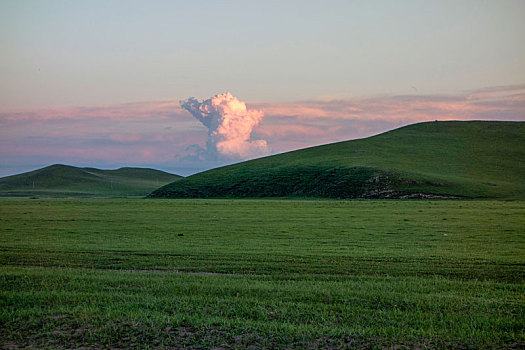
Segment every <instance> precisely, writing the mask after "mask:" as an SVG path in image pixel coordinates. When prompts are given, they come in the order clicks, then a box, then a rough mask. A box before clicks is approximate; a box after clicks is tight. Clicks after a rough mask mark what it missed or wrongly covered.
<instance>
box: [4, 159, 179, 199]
mask: <svg viewBox="0 0 525 350" xmlns="http://www.w3.org/2000/svg"><path fill="white" fill-rule="evenodd" d="M180 178H181V177H180V176H178V175H173V174H169V173H166V172H163V171H160V170H154V169H147V168H120V169H117V170H100V169H95V168H77V167H74V166H69V165H62V164H55V165H51V166H48V167H45V168H42V169H38V170H34V171H30V172H27V173H23V174H18V175H13V176H7V177H3V178H0V196H52V197H54V196H143V195H146V194H148V193H149V192H151V191H152V190H154V189H155V188H158V187H159V186H162V185H164V184H167V183H171V182H173V181H176V180H178V179H180Z"/></svg>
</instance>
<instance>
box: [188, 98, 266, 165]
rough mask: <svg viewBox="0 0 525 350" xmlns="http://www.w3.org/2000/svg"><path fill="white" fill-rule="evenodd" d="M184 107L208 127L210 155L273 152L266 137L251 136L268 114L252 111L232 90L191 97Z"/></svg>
mask: <svg viewBox="0 0 525 350" xmlns="http://www.w3.org/2000/svg"><path fill="white" fill-rule="evenodd" d="M181 107H182V108H184V109H186V110H187V111H188V112H190V113H191V114H192V115H193V116H194V117H195V118H196V119H198V120H199V121H200V122H201V123H202V124H203V125H204V126H206V127H207V128H208V140H207V143H206V147H207V148H206V150H204V152H205V155H206V156H207V157H208V158H211V159H217V158H227V159H247V158H254V157H258V156H263V155H267V154H268V153H270V150H269V148H268V145H267V143H266V141H265V140H251V139H250V136H251V133H252V130H253V129H254V128H255V127H257V125H259V123H260V122H261V120H262V119H263V116H264V113H263V112H262V111H260V110H248V109H247V108H246V104H245V103H244V102H243V101H240V100H239V99H237V97H235V96H233V95H232V94H231V93H229V92H227V93H225V94H218V95H216V96H214V97H212V98H209V99H207V100H205V101H202V102H199V101H198V100H197V99H195V98H189V99H187V100H186V101H181Z"/></svg>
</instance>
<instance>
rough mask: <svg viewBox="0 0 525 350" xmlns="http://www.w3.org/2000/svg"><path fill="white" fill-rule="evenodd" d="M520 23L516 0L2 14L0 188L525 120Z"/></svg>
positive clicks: (35, 8)
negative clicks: (42, 176)
mask: <svg viewBox="0 0 525 350" xmlns="http://www.w3.org/2000/svg"><path fill="white" fill-rule="evenodd" d="M523 18H525V2H524V1H512V0H504V1H502V0H497V1H482V0H474V1H468V0H464V1H457V0H456V1H447V0H441V1H431V0H429V1H373V0H371V1H110V0H109V1H54V0H47V1H31V0H27V1H16V0H12V1H6V0H0V50H1V51H0V176H5V175H10V174H15V173H19V172H22V171H28V170H33V169H36V168H39V167H42V166H46V165H50V164H54V163H65V164H71V165H76V166H96V167H100V168H117V167H120V166H141V167H152V168H157V169H162V170H166V171H170V172H174V173H177V174H181V175H188V174H192V173H195V172H198V171H202V170H205V169H209V168H213V167H216V166H220V165H224V164H230V163H233V162H237V161H242V160H244V159H250V158H253V157H259V156H264V155H269V154H276V153H280V152H285V151H289V150H293V149H298V148H304V147H309V146H314V145H320V144H324V143H329V142H336V141H341V140H348V139H354V138H361V137H367V136H370V135H374V134H377V133H381V132H384V131H387V130H391V129H393V128H397V127H400V126H403V125H407V124H410V123H415V122H420V121H428V120H473V119H483V120H512V121H525V40H523V38H524V37H525V21H523ZM228 93H230V94H228ZM191 98H193V99H191ZM181 102H182V105H181ZM189 102H191V103H189Z"/></svg>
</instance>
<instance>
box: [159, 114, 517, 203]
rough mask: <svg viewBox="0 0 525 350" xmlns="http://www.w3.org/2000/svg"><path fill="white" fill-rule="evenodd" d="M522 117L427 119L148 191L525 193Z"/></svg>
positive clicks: (194, 194)
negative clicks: (515, 119) (509, 119)
mask: <svg viewBox="0 0 525 350" xmlns="http://www.w3.org/2000/svg"><path fill="white" fill-rule="evenodd" d="M524 160H525V123H523V122H485V121H469V122H457V121H450V122H425V123H419V124H412V125H408V126H405V127H402V128H399V129H396V130H393V131H390V132H386V133H383V134H380V135H377V136H373V137H369V138H365V139H359V140H352V141H345V142H338V143H333V144H328V145H323V146H318V147H312V148H307V149H302V150H298V151H293V152H287V153H283V154H279V155H275V156H269V157H265V158H260V159H255V160H251V161H247V162H242V163H238V164H234V165H230V166H226V167H222V168H217V169H213V170H209V171H206V172H203V173H199V174H196V175H193V176H189V177H187V178H184V179H182V180H180V181H177V182H174V183H171V184H168V185H166V186H164V187H161V188H159V189H157V190H156V191H154V192H153V193H151V194H150V197H173V198H199V197H226V198H228V197H318V198H451V197H469V198H507V199H523V198H525V161H524Z"/></svg>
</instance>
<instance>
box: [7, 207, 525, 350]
mask: <svg viewBox="0 0 525 350" xmlns="http://www.w3.org/2000/svg"><path fill="white" fill-rule="evenodd" d="M524 227H525V202H521V201H514V202H504V201H488V200H483V201H480V200H478V201H466V200H447V201H435V200H434V201H429V200H419V201H410V200H405V201H400V200H391V201H335V200H226V199H224V200H143V199H142V200H141V199H135V200H130V199H68V200H65V199H48V200H30V199H5V198H4V199H1V200H0V232H1V234H0V271H1V272H0V342H1V343H2V345H3V346H4V347H6V348H8V347H12V348H16V347H24V346H27V347H38V348H46V347H48V348H77V347H81V346H85V347H120V348H148V347H175V348H181V347H185V346H187V347H188V348H213V347H216V348H223V349H227V348H247V347H250V346H252V347H253V348H264V347H266V348H297V349H303V348H344V347H352V348H375V347H379V348H380V347H392V348H394V347H397V348H399V347H401V348H402V347H408V348H418V347H419V348H443V347H452V348H523V347H524V346H525V331H524V329H525V284H524V277H525V235H524Z"/></svg>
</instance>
